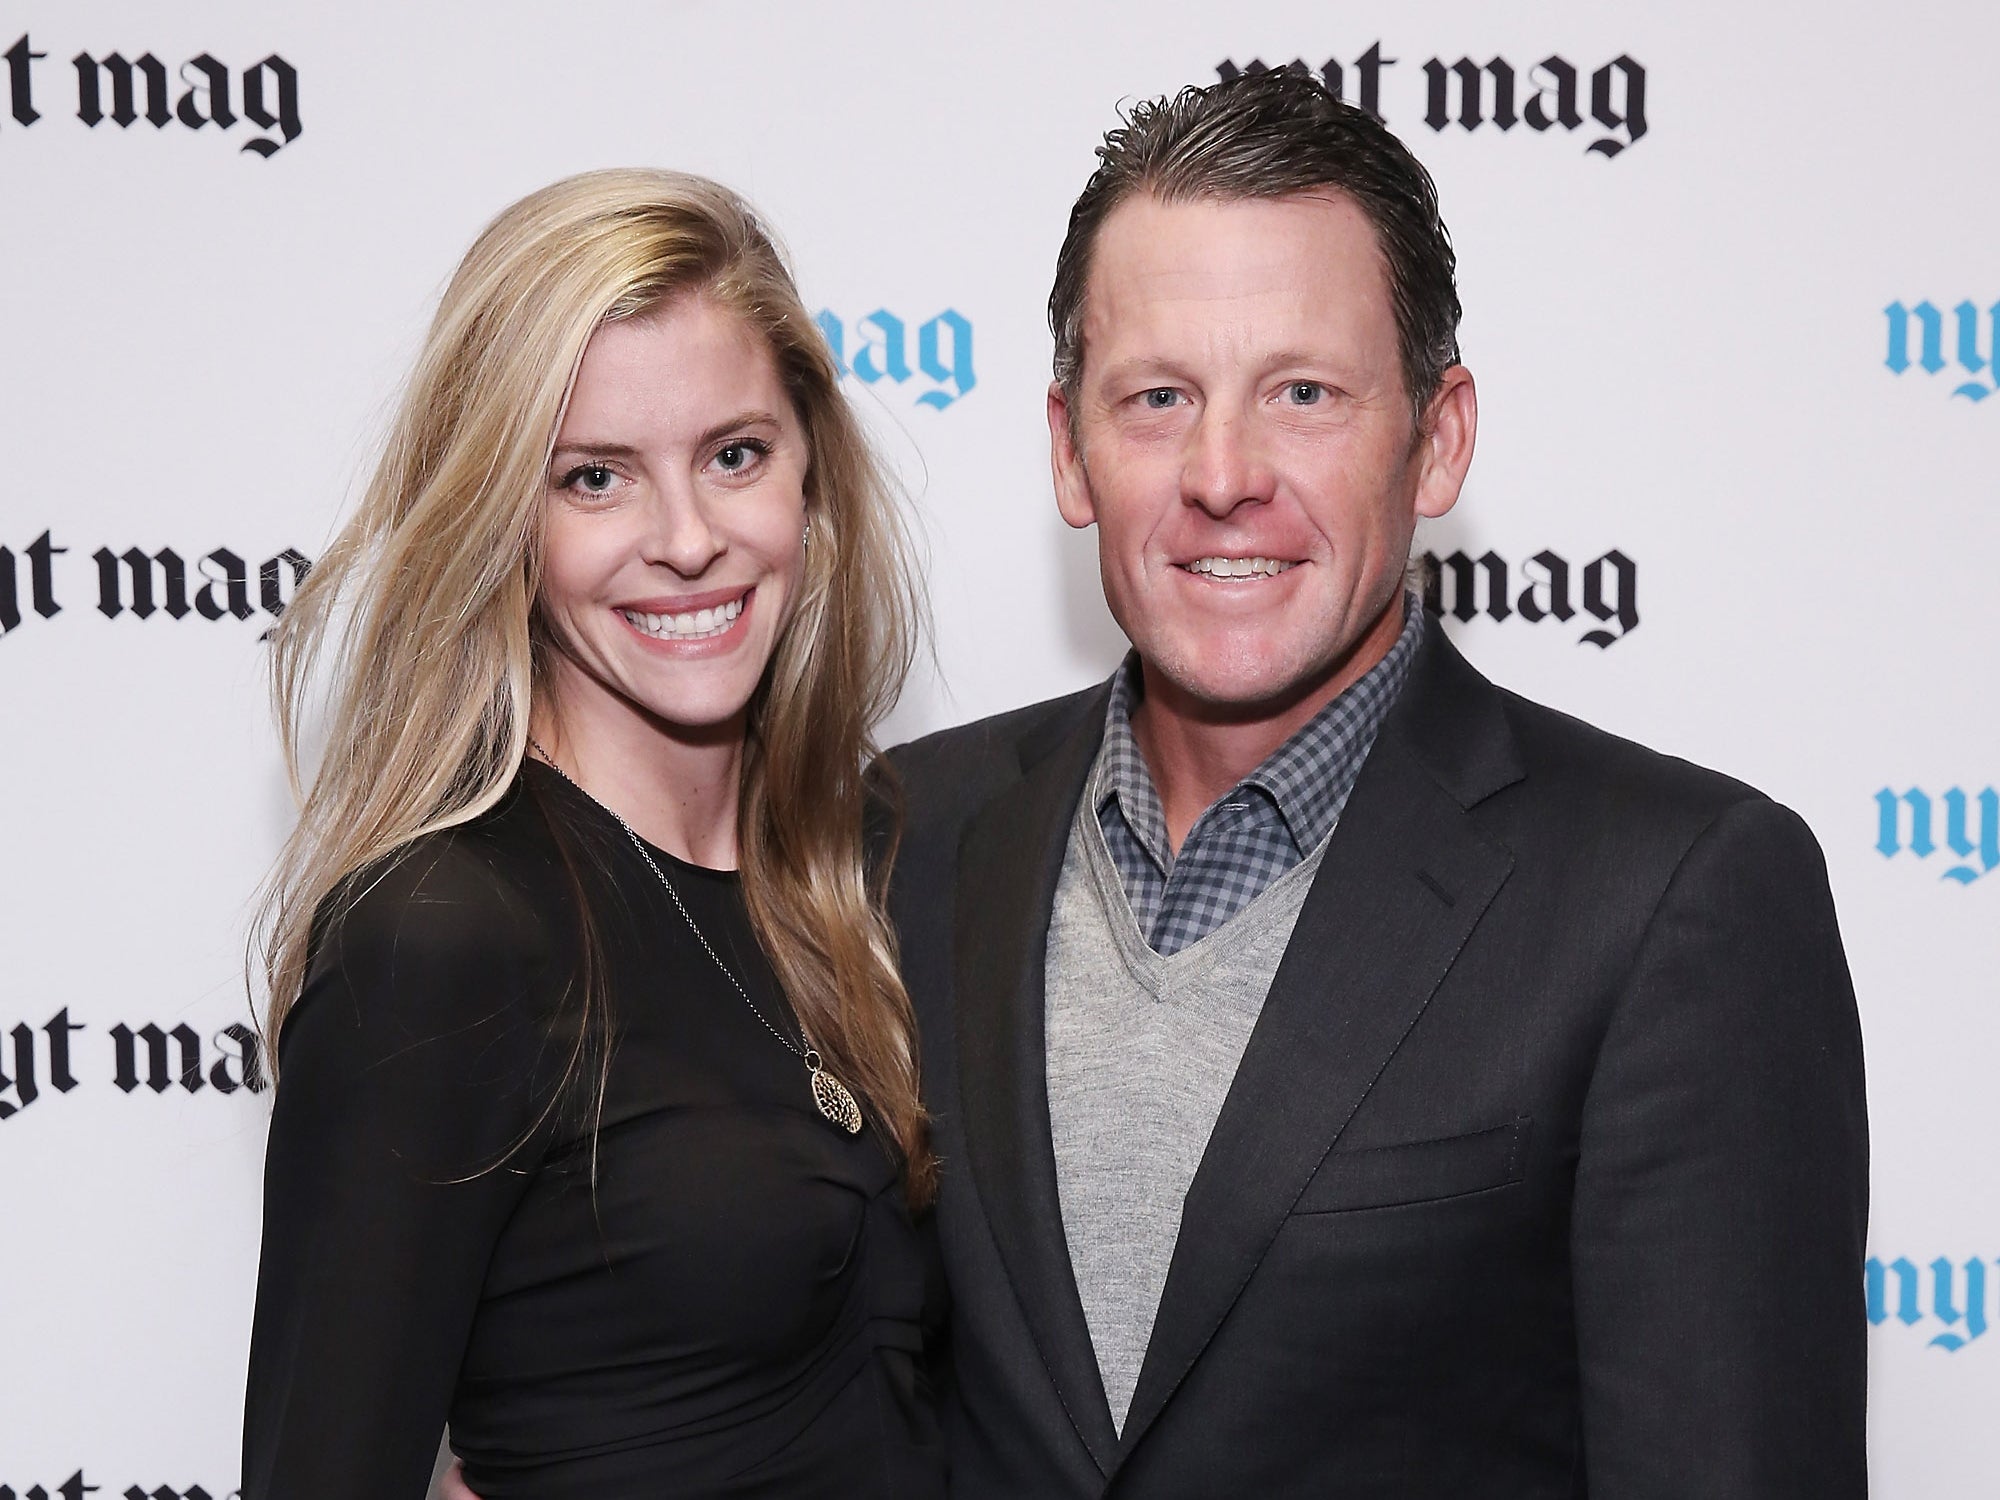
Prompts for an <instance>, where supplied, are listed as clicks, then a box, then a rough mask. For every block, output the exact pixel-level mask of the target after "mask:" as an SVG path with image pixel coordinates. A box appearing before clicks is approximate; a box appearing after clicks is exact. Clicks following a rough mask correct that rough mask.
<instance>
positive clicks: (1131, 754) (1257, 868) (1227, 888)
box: [1089, 595, 1424, 955]
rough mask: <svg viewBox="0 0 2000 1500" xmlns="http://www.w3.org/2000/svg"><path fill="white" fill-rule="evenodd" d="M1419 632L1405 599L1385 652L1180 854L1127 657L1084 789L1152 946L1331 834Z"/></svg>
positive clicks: (1171, 948)
mask: <svg viewBox="0 0 2000 1500" xmlns="http://www.w3.org/2000/svg"><path fill="white" fill-rule="evenodd" d="M1423 636H1424V612H1423V608H1422V606H1421V605H1419V604H1418V603H1417V600H1416V597H1415V596H1414V595H1406V596H1405V598H1404V603H1403V633H1402V634H1401V635H1399V636H1397V637H1396V643H1395V645H1393V646H1391V647H1390V648H1389V654H1388V655H1387V656H1385V657H1383V658H1382V660H1381V661H1379V662H1377V663H1376V664H1375V665H1374V666H1373V667H1371V668H1370V669H1369V670H1368V672H1367V674H1366V675H1365V676H1363V677H1362V678H1361V680H1360V681H1358V682H1356V683H1355V684H1354V685H1353V686H1352V687H1350V688H1348V689H1347V691H1345V692H1344V693H1342V694H1341V695H1340V696H1339V697H1337V698H1335V699H1334V700H1333V701H1332V702H1331V703H1329V704H1327V706H1326V707H1325V708H1323V709H1321V710H1320V711H1319V712H1318V713H1317V714H1315V715H1314V716H1313V718H1312V720H1311V722H1309V723H1308V724H1306V725H1305V726H1304V727H1303V728H1302V729H1300V730H1299V731H1298V733H1296V734H1294V735H1293V736H1292V737H1291V738H1290V739H1288V740H1286V741H1285V743H1284V744H1282V745H1280V746H1279V747H1278V748H1277V749H1276V750H1274V751H1273V752H1272V753H1271V755H1270V757H1269V758H1268V759H1266V760H1265V761H1264V763H1263V764H1262V765H1260V766H1258V767H1257V769H1256V770H1254V771H1252V772H1251V773H1250V774H1249V775H1248V776H1246V777H1244V778H1243V780H1242V781H1240V782H1238V783H1237V784H1236V785H1235V786H1234V787H1232V788H1231V789H1230V790H1229V791H1228V792H1226V793H1225V794H1224V795H1223V796H1221V797H1220V798H1218V799H1217V800H1216V801H1215V802H1214V803H1212V804H1210V806H1209V807H1208V809H1207V810H1206V811H1204V812H1203V813H1202V815H1201V816H1200V817H1199V818H1196V819H1195V821H1194V826H1193V827H1192V828H1191V829H1189V830H1188V836H1187V837H1186V838H1185V839H1184V840H1182V842H1181V848H1180V853H1179V854H1178V855H1175V854H1173V853H1171V852H1170V851H1169V850H1168V848H1167V820H1166V814H1165V812H1164V811H1163V810H1162V808H1161V806H1160V794H1159V792H1158V791H1157V790H1156V789H1155V787H1154V785H1153V777H1152V774H1151V773H1150V772H1149V771H1148V770H1147V769H1146V762H1145V760H1144V759H1143V758H1142V757H1141V756H1140V754H1139V744H1138V741H1137V740H1135V739H1134V738H1133V737H1132V708H1133V705H1134V704H1135V703H1136V702H1137V701H1138V696H1139V686H1140V684H1139V661H1138V658H1137V657H1136V656H1132V657H1128V658H1126V661H1125V664H1124V665H1123V666H1122V667H1120V668H1119V669H1118V675H1117V677H1116V678H1115V679H1114V680H1113V682H1112V687H1111V702H1110V705H1109V706H1108V707H1107V709H1106V710H1105V716H1104V743H1103V745H1102V747H1101V748H1100V749H1099V750H1098V752H1097V761H1096V763H1095V765H1093V766H1092V768H1091V774H1090V782H1089V787H1090V791H1089V795H1090V797H1091V799H1092V805H1093V807H1094V808H1095V809H1096V812H1097V822H1098V826H1099V827H1100V828H1102V829H1103V830H1104V842H1105V845H1106V847H1108V848H1109V850H1110V851H1111V859H1112V863H1113V864H1115V865H1116V866H1117V868H1118V874H1119V877H1120V878H1121V879H1122V880H1123V882H1124V885H1125V895H1126V899H1127V900H1129V901H1130V902H1131V905H1132V915H1133V916H1134V917H1136V918H1137V919H1138V923H1139V930H1140V931H1141V932H1143V933H1145V934H1146V941H1147V943H1148V944H1150V945H1151V946H1152V948H1153V950H1154V951H1155V952H1156V953H1160V954H1162V955H1165V954H1172V953H1178V952H1180V951H1181V950H1182V949H1183V948H1186V947H1189V946H1191V945H1192V944H1195V943H1198V942H1200V941H1201V940H1202V939H1203V938H1205V937H1207V936H1208V935H1209V934H1210V933H1211V932H1213V931H1215V930H1216V929H1217V928H1218V927H1220V926H1222V924H1223V923H1225V922H1227V921H1228V920H1229V919H1230V918H1231V917H1233V916H1235V915H1236V914H1237V913H1238V912H1240V911H1242V910H1243V908H1244V907H1246V906H1248V905H1249V904H1250V903H1251V902H1252V901H1255V900H1256V899H1257V897H1258V896H1260V895H1262V894H1263V892H1264V891H1265V889H1266V888H1267V887H1269V886H1270V884H1271V882H1272V881H1274V880H1276V879H1277V878H1278V877H1279V876H1280V875H1282V874H1284V873H1285V872H1286V871H1287V870H1289V869H1291V868H1292V867H1293V866H1294V865H1296V864H1298V863H1299V861H1301V860H1302V859H1304V858H1305V857H1306V855H1308V854H1309V853H1311V852H1312V851H1313V850H1314V849H1316V848H1318V847H1319V843H1320V840H1322V839H1324V838H1325V837H1326V836H1327V835H1328V834H1329V833H1331V832H1333V825H1334V824H1335V823H1336V822H1338V821H1339V819H1340V811H1341V809H1342V808H1343V807H1345V806H1346V805H1347V798H1348V795H1349V793H1351V792H1352V791H1353V790H1354V783H1355V780H1356V778H1358V777H1359V776H1360V774H1361V763H1362V762H1363V761H1364V760H1366V759H1367V758H1368V752H1369V750H1370V749H1371V748H1372V747H1373V746H1374V744H1375V735H1376V732H1377V731H1378V730H1379V729H1381V727H1382V720H1383V717H1384V716H1385V715H1386V714H1387V713H1388V712H1389V706H1390V705H1391V704H1392V703H1394V702H1395V701H1396V696H1397V694H1399V693H1400V692H1401V691H1402V689H1403V683H1404V681H1405V680H1406V679H1407V678H1408V677H1409V675H1410V662H1411V661H1412V659H1414V657H1415V656H1416V653H1417V646H1418V644H1419V643H1420V642H1421V641H1422V640H1423Z"/></svg>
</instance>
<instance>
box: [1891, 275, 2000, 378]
mask: <svg viewBox="0 0 2000 1500" xmlns="http://www.w3.org/2000/svg"><path fill="white" fill-rule="evenodd" d="M1882 313H1883V316H1884V317H1886V318H1887V319H1888V320H1889V354H1888V358H1886V359H1885V360H1883V363H1884V364H1886V365H1887V366H1888V367H1889V369H1890V371H1891V372H1892V373H1894V374H1897V375H1901V374H1903V373H1905V372H1906V371H1908V370H1909V369H1910V368H1911V367H1912V366H1914V367H1916V368H1917V369H1920V370H1922V371H1923V372H1924V373H1925V374H1926V375H1941V374H1944V373H1945V371H1947V370H1950V371H1951V373H1952V375H1953V377H1962V378H1960V379H1959V380H1958V384H1957V385H1955V386H1953V387H1952V391H1951V393H1952V395H1954V396H1963V397H1965V399H1966V400H1968V401H1984V400H1985V399H1986V398H1987V397H1988V396H1990V395H1992V394H1993V391H1994V382H1995V378H1996V374H1995V371H1994V368H1993V361H1994V357H1995V352H1996V350H2000V302H1996V303H1994V304H1993V305H1992V306H1991V307H1989V308H1986V309H1984V310H1983V311H1982V310H1981V309H1980V307H1979V306H1978V304H1976V303H1974V302H1973V301H1971V300H1970V299H1967V300H1966V301H1964V302H1961V303H1959V304H1958V306H1956V307H1954V308H1953V309H1952V310H1951V344H1950V347H1951V353H1952V358H1951V359H1950V360H1947V359H1946V358H1945V347H1946V345H1945V317H1944V314H1943V313H1942V312H1940V311H1939V310H1938V309H1937V307H1936V305H1935V304H1933V303H1930V302H1919V303H1918V304H1917V305H1916V306H1915V307H1906V306H1904V305H1903V304H1902V303H1900V302H1891V303H1890V304H1889V305H1888V306H1887V307H1885V308H1883V309H1882ZM1982 340H1983V341H1984V348H1982V347H1981V342H1982Z"/></svg>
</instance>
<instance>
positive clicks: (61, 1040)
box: [42, 1005, 83, 1094]
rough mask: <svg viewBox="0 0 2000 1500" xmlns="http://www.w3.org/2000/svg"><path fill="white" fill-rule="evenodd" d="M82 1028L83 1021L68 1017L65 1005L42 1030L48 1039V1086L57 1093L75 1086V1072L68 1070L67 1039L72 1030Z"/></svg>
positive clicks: (65, 1092) (50, 1018)
mask: <svg viewBox="0 0 2000 1500" xmlns="http://www.w3.org/2000/svg"><path fill="white" fill-rule="evenodd" d="M81 1030H83V1022H81V1021H72V1020H71V1019H70V1018H69V1007H68V1006H67V1005H65V1006H64V1007H63V1008H62V1009H61V1010H59V1011H57V1012H56V1013H55V1014H54V1015H53V1016H51V1017H49V1020H48V1024H47V1025H45V1026H43V1027H42V1031H43V1032H44V1034H46V1035H47V1037H48V1039H49V1086H50V1087H51V1088H53V1089H54V1090H55V1091H56V1092H57V1093H59V1094H67V1093H68V1092H69V1091H70V1090H71V1089H73V1088H75V1087H76V1074H75V1073H73V1072H72V1071H70V1065H69V1039H70V1034H71V1033H72V1032H77V1031H81Z"/></svg>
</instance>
